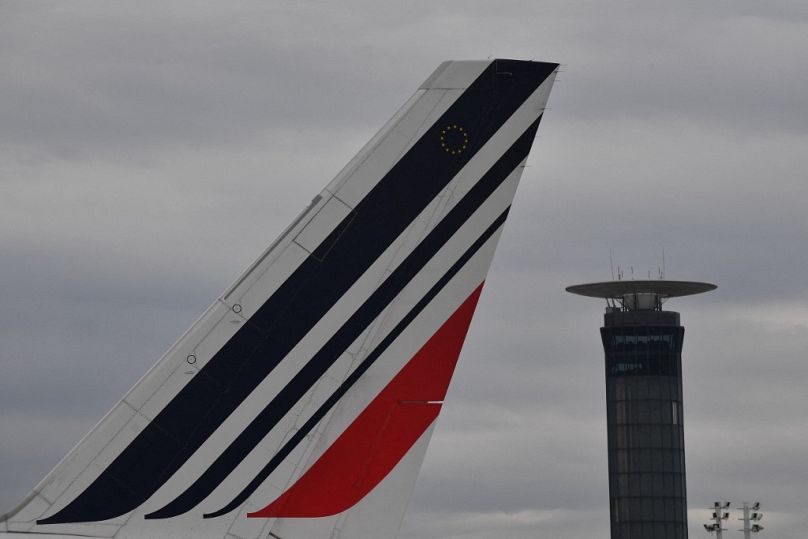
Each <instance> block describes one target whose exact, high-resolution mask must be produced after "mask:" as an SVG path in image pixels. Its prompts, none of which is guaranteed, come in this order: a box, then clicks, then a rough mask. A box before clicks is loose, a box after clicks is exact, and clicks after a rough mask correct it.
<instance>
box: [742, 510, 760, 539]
mask: <svg viewBox="0 0 808 539" xmlns="http://www.w3.org/2000/svg"><path fill="white" fill-rule="evenodd" d="M742 511H743V517H741V518H740V519H739V520H743V530H741V531H743V536H744V539H752V534H753V533H758V532H760V531H761V530H763V526H760V525H758V524H752V522H757V521H759V520H760V519H761V518H763V513H761V512H760V502H755V505H754V507H749V503H748V502H744V503H743V508H742Z"/></svg>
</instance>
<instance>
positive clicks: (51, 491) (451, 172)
mask: <svg viewBox="0 0 808 539" xmlns="http://www.w3.org/2000/svg"><path fill="white" fill-rule="evenodd" d="M557 67H558V64H554V63H543V62H527V61H517V60H486V61H462V62H457V61H452V62H444V63H443V64H441V65H440V66H439V67H438V69H437V70H436V71H435V72H434V73H433V74H432V75H431V76H430V77H429V78H428V79H427V80H426V81H425V82H424V83H423V84H422V85H421V86H420V87H419V88H418V90H417V91H416V92H415V94H414V95H413V96H412V97H411V98H410V99H409V100H408V101H407V102H406V103H405V104H404V106H403V107H402V108H401V109H400V110H399V111H398V112H397V113H396V114H395V115H394V116H393V118H392V119H391V120H390V121H389V122H388V123H387V124H386V125H385V126H384V127H383V128H382V129H381V130H380V131H379V132H378V133H377V134H376V135H375V136H374V137H373V138H372V139H371V140H370V142H368V144H367V145H366V146H365V147H364V148H363V149H362V150H360V152H359V153H358V154H357V156H356V157H354V158H353V159H352V160H351V161H350V162H349V163H348V165H347V166H346V167H345V168H344V169H343V170H342V172H340V173H339V174H338V175H337V177H336V178H335V179H334V180H332V181H331V183H329V184H328V185H327V186H326V187H325V189H323V191H321V192H320V193H319V194H318V195H317V196H316V197H314V199H313V200H312V202H311V204H310V205H309V207H307V208H306V209H305V210H304V211H303V212H302V213H301V214H300V216H299V217H298V218H297V219H295V221H294V222H293V223H292V224H291V225H289V227H288V228H287V229H286V230H285V231H284V232H283V233H282V234H281V236H280V237H279V238H278V239H277V240H275V242H273V243H272V244H271V245H270V247H269V248H268V249H267V250H266V251H265V252H264V253H263V254H262V255H261V256H260V257H259V258H258V260H257V261H256V262H255V263H254V264H253V265H252V266H250V267H249V268H248V269H247V271H246V272H245V273H244V274H243V275H242V276H241V277H239V278H238V279H237V280H236V282H235V284H233V285H232V286H231V287H230V288H229V289H228V290H226V291H225V292H224V293H223V294H222V295H221V296H219V297H218V298H217V299H216V301H215V302H214V303H213V305H211V306H210V307H209V308H208V310H207V311H206V312H205V313H204V314H203V315H202V316H201V317H200V318H199V320H197V321H196V322H195V323H194V324H193V326H192V327H191V328H190V329H189V330H188V331H187V332H186V333H185V334H184V335H183V336H182V337H180V339H179V340H178V341H177V342H176V343H175V344H174V345H173V346H172V347H171V348H170V349H169V350H168V352H166V353H165V355H164V356H163V357H162V358H161V359H160V360H159V361H158V362H157V363H156V364H155V365H154V367H152V369H151V370H150V371H149V372H148V373H147V374H146V375H145V376H144V377H143V378H142V379H141V380H140V381H139V382H138V383H137V384H136V385H135V386H134V387H133V388H132V389H131V390H130V391H129V392H128V393H127V394H126V396H125V397H123V399H122V400H121V401H120V402H119V403H118V404H117V405H116V406H115V407H114V408H113V409H112V410H111V411H110V412H109V413H108V414H107V415H106V416H105V417H104V418H103V419H102V420H101V421H100V422H99V423H98V425H96V427H95V428H93V430H92V431H91V432H90V433H89V434H88V435H87V436H86V437H85V438H84V439H83V440H81V442H79V444H78V445H77V446H76V447H75V448H74V449H73V450H72V451H71V452H70V453H69V454H68V455H67V456H66V457H65V458H64V459H63V460H62V461H61V462H60V463H59V464H58V465H57V466H56V468H54V469H53V471H51V472H50V473H49V474H48V475H47V476H46V477H45V478H44V479H43V480H42V481H41V482H40V483H39V484H38V485H37V486H36V487H35V488H34V490H33V491H32V492H31V494H30V495H29V496H28V497H26V499H25V500H24V501H22V502H21V503H20V504H19V505H18V506H17V507H16V508H15V509H13V510H12V511H10V512H8V513H6V514H5V515H3V516H0V539H14V538H17V539H23V538H29V539H30V538H32V537H37V538H40V539H56V538H60V539H64V538H68V537H71V538H75V537H99V538H112V537H115V538H151V537H161V538H191V537H193V538H233V539H237V538H263V539H270V538H274V539H334V538H344V539H385V538H394V537H396V535H397V533H398V529H399V527H400V524H401V520H402V518H403V515H404V512H405V509H406V505H407V501H408V499H409V496H410V493H411V492H412V489H413V486H414V484H415V479H416V476H417V473H418V470H419V469H420V466H421V462H422V461H423V458H424V454H425V452H426V448H427V445H428V443H429V439H430V436H431V434H432V431H433V430H434V428H435V421H436V419H437V417H438V414H439V413H440V410H441V405H442V403H443V399H444V396H445V394H446V390H447V388H448V385H449V381H450V379H451V376H452V373H453V371H454V368H455V364H456V362H457V359H458V356H459V354H460V349H461V347H462V345H463V341H464V339H465V336H466V332H467V330H468V327H469V324H470V322H471V318H472V315H473V313H474V309H475V306H476V304H477V300H478V298H479V296H480V293H481V291H482V288H483V283H484V280H485V277H486V274H487V272H488V268H489V265H490V262H491V259H492V257H493V254H494V249H495V247H496V244H497V241H498V239H499V236H500V234H501V233H502V229H503V225H504V222H505V219H506V217H507V215H508V210H509V208H510V205H511V201H512V200H513V197H514V193H515V191H516V187H517V184H518V183H519V178H520V176H521V173H522V169H523V167H524V166H525V163H526V160H527V156H528V153H529V151H530V148H531V146H532V144H533V140H534V138H535V135H536V131H537V129H538V127H539V122H540V121H541V118H542V114H543V112H544V110H545V107H546V103H547V98H548V96H549V93H550V89H551V87H552V84H553V80H554V78H555V73H556V70H557Z"/></svg>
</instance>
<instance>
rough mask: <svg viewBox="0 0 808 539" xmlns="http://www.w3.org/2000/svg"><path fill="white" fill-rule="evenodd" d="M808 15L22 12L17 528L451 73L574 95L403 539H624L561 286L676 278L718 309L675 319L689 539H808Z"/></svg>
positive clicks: (11, 123)
mask: <svg viewBox="0 0 808 539" xmlns="http://www.w3.org/2000/svg"><path fill="white" fill-rule="evenodd" d="M807 6H808V4H806V3H805V2H804V1H796V0H770V1H768V2H765V3H764V2H757V1H755V2H752V1H748V0H731V1H730V0H724V1H705V0H699V1H677V2H670V1H664V2H663V1H657V0H642V1H631V2H603V1H602V0H591V1H578V0H542V1H530V2H528V1H524V0H523V1H506V0H499V1H497V2H480V1H474V0H465V1H463V2H459V1H458V2H454V1H451V2H420V1H410V2H395V3H391V2H387V3H385V2H379V1H378V0H375V1H371V0H368V1H351V2H340V3H338V2H322V3H320V2H307V1H302V0H298V1H296V2H281V1H272V2H268V1H263V2H249V1H244V2H206V1H200V0H194V1H193V2H192V1H169V2H160V3H154V4H149V3H145V4H144V3H143V2H116V3H112V2H102V1H98V2H84V1H73V2H63V1H53V2H31V1H8V0H6V1H4V2H2V3H0V72H2V73H3V83H2V85H1V86H0V257H1V258H0V260H1V261H2V263H0V299H1V301H2V307H3V308H2V310H0V343H2V346H0V512H3V511H4V510H7V509H8V508H10V507H11V506H12V505H14V504H15V503H16V502H17V501H19V499H21V498H22V497H23V496H24V495H25V494H26V493H27V491H28V490H29V489H30V488H31V487H32V486H33V485H35V484H36V483H37V481H38V480H39V479H40V478H41V477H42V476H44V474H45V473H47V471H48V470H49V469H50V468H51V467H52V466H53V465H54V464H56V462H57V461H58V460H59V459H60V458H61V457H62V456H63V455H64V454H65V453H66V452H67V451H68V450H69V448H70V447H71V446H72V445H73V444H74V443H75V442H76V441H77V440H78V439H79V438H80V437H81V436H82V435H83V434H84V433H85V432H86V431H88V430H89V429H90V428H91V426H92V425H93V424H94V423H95V422H96V421H97V420H98V419H99V418H100V417H101V416H102V415H103V414H104V413H105V412H106V411H107V410H108V409H109V408H110V407H111V406H112V405H113V404H114V403H115V402H116V401H117V400H118V399H119V398H120V397H121V395H122V394H123V393H124V391H126V389H128V388H129V386H131V384H132V383H134V382H135V381H136V380H137V378H138V377H139V376H140V375H141V374H142V373H143V372H145V370H146V369H147V368H148V367H149V366H150V365H151V364H152V363H153V362H154V361H155V359H156V358H157V357H159V356H160V355H161V353H162V352H163V351H164V350H165V349H166V348H167V347H168V345H170V344H171V343H172V342H173V341H174V340H175V338H176V337H177V336H178V335H179V334H180V333H181V332H182V331H183V330H184V329H185V328H186V327H187V326H189V325H190V324H191V322H193V320H194V319H195V318H196V317H197V316H198V315H199V314H200V313H201V312H202V311H203V310H204V309H205V307H206V306H207V305H208V304H209V303H210V302H211V300H212V299H213V298H215V297H216V295H217V294H218V293H219V292H221V291H222V290H223V289H224V288H225V287H226V286H227V285H228V284H229V283H230V282H232V280H233V279H234V278H235V277H236V276H237V275H238V274H239V273H240V272H241V270H242V269H243V268H244V267H245V266H246V265H247V264H248V263H250V262H251V261H252V259H253V258H254V257H255V256H256V255H257V254H259V253H260V252H261V251H262V250H263V249H264V247H265V246H266V245H267V244H268V243H269V242H270V241H271V240H273V239H274V238H275V236H276V235H277V234H278V233H279V232H280V231H281V229H282V228H283V227H284V226H285V224H286V223H287V222H288V221H290V220H291V219H292V218H293V217H294V216H295V215H296V214H297V213H298V212H299V211H300V210H301V209H302V208H303V207H304V206H305V205H306V204H307V202H308V201H309V200H310V198H311V197H312V196H313V195H314V194H315V193H317V192H318V191H319V190H320V188H321V187H322V186H323V185H325V184H326V183H327V182H328V181H329V180H330V179H331V177H332V176H333V175H334V174H335V173H336V172H337V171H338V170H339V169H340V168H341V167H342V166H343V165H344V164H345V163H346V162H347V161H348V160H349V159H350V157H352V156H353V154H354V153H355V152H356V151H357V150H358V149H359V147H360V146H361V145H362V144H363V143H364V142H365V141H366V140H367V139H368V138H369V137H370V136H371V135H372V134H373V133H374V132H375V130H376V129H377V128H378V127H379V126H381V124H382V123H384V122H385V121H386V120H387V118H388V117H389V116H390V115H391V114H392V112H393V111H395V110H396V108H397V107H398V106H399V105H400V104H401V103H403V102H404V101H405V99H406V98H407V97H409V95H410V94H411V93H412V92H413V91H414V90H415V88H416V87H417V86H418V85H419V84H420V82H421V81H422V80H423V79H425V78H426V76H427V75H429V74H430V73H431V71H432V70H433V69H434V68H435V66H437V64H438V63H439V62H440V61H442V60H445V59H476V58H487V57H489V56H490V57H512V58H523V59H530V58H535V59H538V60H548V61H557V62H561V63H562V64H563V72H562V73H561V74H560V75H559V77H558V81H557V83H556V86H555V89H554V90H553V94H552V95H551V98H550V110H549V111H548V112H547V114H546V116H545V119H544V121H543V122H542V126H541V129H540V131H539V138H538V139H537V141H536V145H535V146H534V150H533V152H532V154H531V157H530V167H529V168H527V169H526V171H525V174H524V176H523V180H522V185H521V187H520V191H519V193H518V194H517V197H516V201H515V203H514V207H513V211H512V212H511V218H510V220H509V222H508V225H507V228H506V231H505V234H504V235H503V238H502V241H501V243H500V248H499V251H498V256H497V258H496V259H495V261H494V265H493V267H492V269H491V273H490V275H489V279H488V283H487V286H486V290H485V293H484V294H483V297H482V300H481V303H480V306H479V308H478V311H477V316H476V318H475V321H474V324H473V326H472V330H471V333H470V335H469V338H468V341H467V345H466V348H465V351H464V354H463V356H462V358H461V363H460V367H459V369H458V372H457V375H456V377H455V379H454V381H453V383H452V387H451V389H450V393H449V396H448V398H447V404H446V406H445V407H444V411H443V414H442V416H441V419H440V422H439V425H438V429H437V431H436V434H435V436H434V438H433V441H432V445H431V446H430V450H429V452H428V455H427V458H426V461H425V464H424V467H423V470H422V472H421V475H420V478H419V481H418V485H417V487H416V490H415V494H414V497H413V500H412V503H411V505H410V510H409V512H408V515H407V517H406V519H405V521H404V527H403V530H402V536H403V537H404V538H406V539H437V538H442V539H452V538H474V539H478V538H491V537H506V538H514V539H522V538H536V537H547V538H554V539H566V538H569V539H571V538H584V537H585V538H594V539H606V538H607V537H608V536H609V534H608V521H609V515H608V488H607V475H606V474H607V471H606V429H605V420H606V418H605V406H604V403H605V394H604V380H603V368H602V350H601V347H600V342H599V336H598V327H599V326H600V325H601V323H602V312H603V307H604V305H603V304H601V303H600V302H599V301H597V300H588V299H585V298H581V297H577V296H572V295H569V294H566V293H565V292H564V287H565V286H568V285H570V284H575V283H579V282H587V281H596V280H607V279H608V278H609V277H610V268H609V250H610V249H611V250H612V252H613V257H614V261H615V264H619V265H620V266H621V267H622V268H624V271H625V273H626V274H627V275H630V271H631V268H632V267H633V268H634V272H635V275H636V276H637V277H638V278H641V277H644V276H647V274H648V272H649V271H650V272H651V274H652V275H653V276H656V274H657V269H658V267H659V266H660V265H661V253H662V250H663V249H664V250H665V258H666V273H667V277H669V278H673V279H694V280H706V281H710V282H715V283H717V284H718V285H719V288H718V290H717V291H715V292H712V293H709V294H705V295H703V296H698V297H694V298H688V299H682V300H674V301H671V302H670V303H669V304H668V306H669V308H671V309H674V310H678V311H680V312H681V313H682V321H683V324H684V325H685V326H686V327H687V335H686V338H685V351H684V358H683V359H684V387H685V420H686V443H687V470H688V502H689V508H690V527H691V536H692V537H700V536H703V535H705V533H704V531H703V529H702V528H701V523H702V522H704V521H706V517H707V516H708V511H707V510H706V506H707V505H709V504H712V502H713V501H714V500H717V499H728V500H732V501H733V502H741V501H744V500H748V501H754V500H760V501H761V502H763V505H764V508H765V509H768V510H767V511H766V517H765V519H764V522H763V524H764V525H765V526H766V528H767V531H766V532H765V533H770V535H771V536H772V537H778V538H779V539H795V538H797V537H804V535H805V529H806V528H807V527H808V517H806V507H808V414H806V408H808V391H806V386H808V384H807V383H806V382H807V381H808V380H807V379H808V363H806V360H808V279H806V268H808V234H806V233H807V232H808V216H807V215H806V209H805V206H806V202H808V181H806V172H805V171H806V170H808V103H806V101H807V100H808V98H806V95H808V93H806V90H808V7H807ZM735 516H737V515H733V518H734V517H735ZM735 528H736V526H734V525H733V526H732V527H731V529H735ZM735 535H738V532H734V534H730V537H732V536H735Z"/></svg>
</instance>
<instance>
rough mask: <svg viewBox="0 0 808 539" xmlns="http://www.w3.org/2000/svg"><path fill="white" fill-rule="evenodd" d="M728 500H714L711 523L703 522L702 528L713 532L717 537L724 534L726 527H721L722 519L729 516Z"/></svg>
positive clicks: (718, 538) (719, 537)
mask: <svg viewBox="0 0 808 539" xmlns="http://www.w3.org/2000/svg"><path fill="white" fill-rule="evenodd" d="M729 505H730V502H715V503H714V504H713V507H712V510H713V517H712V521H713V523H712V524H705V525H704V529H705V530H707V531H708V532H710V533H713V532H715V535H716V537H717V539H721V538H722V537H723V536H724V533H723V532H725V531H727V529H726V528H723V527H722V521H724V520H727V519H728V518H729V512H728V511H727V509H729Z"/></svg>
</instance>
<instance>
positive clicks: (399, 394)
mask: <svg viewBox="0 0 808 539" xmlns="http://www.w3.org/2000/svg"><path fill="white" fill-rule="evenodd" d="M482 288H483V285H482V284H480V286H479V287H477V289H476V290H475V291H474V292H473V293H472V294H471V295H470V296H469V297H468V299H466V300H465V301H464V302H463V304H462V305H460V307H458V309H457V310H456V311H455V312H454V313H453V314H452V316H451V317H449V319H448V320H447V321H446V322H444V323H443V325H442V326H441V327H440V329H438V331H437V333H435V334H434V335H433V336H432V337H431V338H430V339H429V340H428V341H427V342H426V344H424V346H423V347H421V349H420V350H419V351H418V352H417V353H416V354H415V356H414V357H413V358H412V359H410V361H408V362H407V364H406V365H405V366H404V368H403V369H401V371H400V372H399V373H398V374H397V375H396V376H395V377H394V378H393V379H392V380H391V381H390V383H389V384H387V386H385V388H384V389H383V390H382V391H381V393H379V394H378V395H377V396H376V398H375V399H373V401H372V402H371V403H370V404H369V405H368V407H367V408H365V410H364V411H363V412H362V413H361V414H360V415H359V416H358V417H357V418H356V419H355V420H354V421H353V423H351V425H350V426H349V427H348V428H347V429H346V430H345V432H343V433H342V434H341V435H340V436H339V437H338V438H337V439H336V440H335V441H334V443H333V444H332V445H331V447H329V448H328V449H327V450H326V451H325V453H323V455H322V456H321V457H320V458H319V459H318V460H317V462H315V463H314V464H313V465H312V467H311V468H309V469H308V471H306V473H304V474H303V475H302V476H301V477H300V479H298V480H297V482H296V483H295V484H294V485H292V486H291V487H290V488H289V489H288V490H287V491H286V492H284V493H283V494H282V495H281V496H280V497H279V498H278V499H277V500H275V501H274V502H272V503H271V504H269V505H267V506H266V507H264V508H263V509H261V510H259V511H256V512H254V513H249V514H248V515H247V516H248V517H251V518H271V517H285V518H315V517H325V516H330V515H335V514H337V513H341V512H343V511H345V510H347V509H350V508H351V507H353V506H354V505H356V503H358V502H359V501H360V500H361V499H362V498H364V497H365V496H367V494H368V493H369V492H370V491H371V490H373V488H374V487H375V486H376V485H378V484H379V483H380V482H381V481H382V479H384V478H385V477H386V476H387V474H389V473H390V471H391V470H392V469H393V468H394V467H395V466H396V464H398V462H399V461H400V460H401V459H402V458H403V457H404V455H406V454H407V451H409V450H410V448H411V447H412V446H413V445H414V444H415V442H416V441H418V438H420V437H421V435H422V434H423V433H424V431H426V429H427V428H428V427H429V426H430V425H431V424H432V422H433V421H435V418H437V417H438V413H439V412H440V407H441V404H440V402H435V401H442V400H443V398H444V396H445V395H446V390H447V389H448V388H449V381H450V380H451V379H452V373H453V372H454V368H455V365H456V364H457V358H458V356H459V355H460V349H461V348H462V347H463V341H464V340H465V338H466V333H467V332H468V328H469V324H470V323H471V317H472V315H473V314H474V308H475V307H476V306H477V300H478V299H479V297H480V292H481V291H482Z"/></svg>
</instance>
